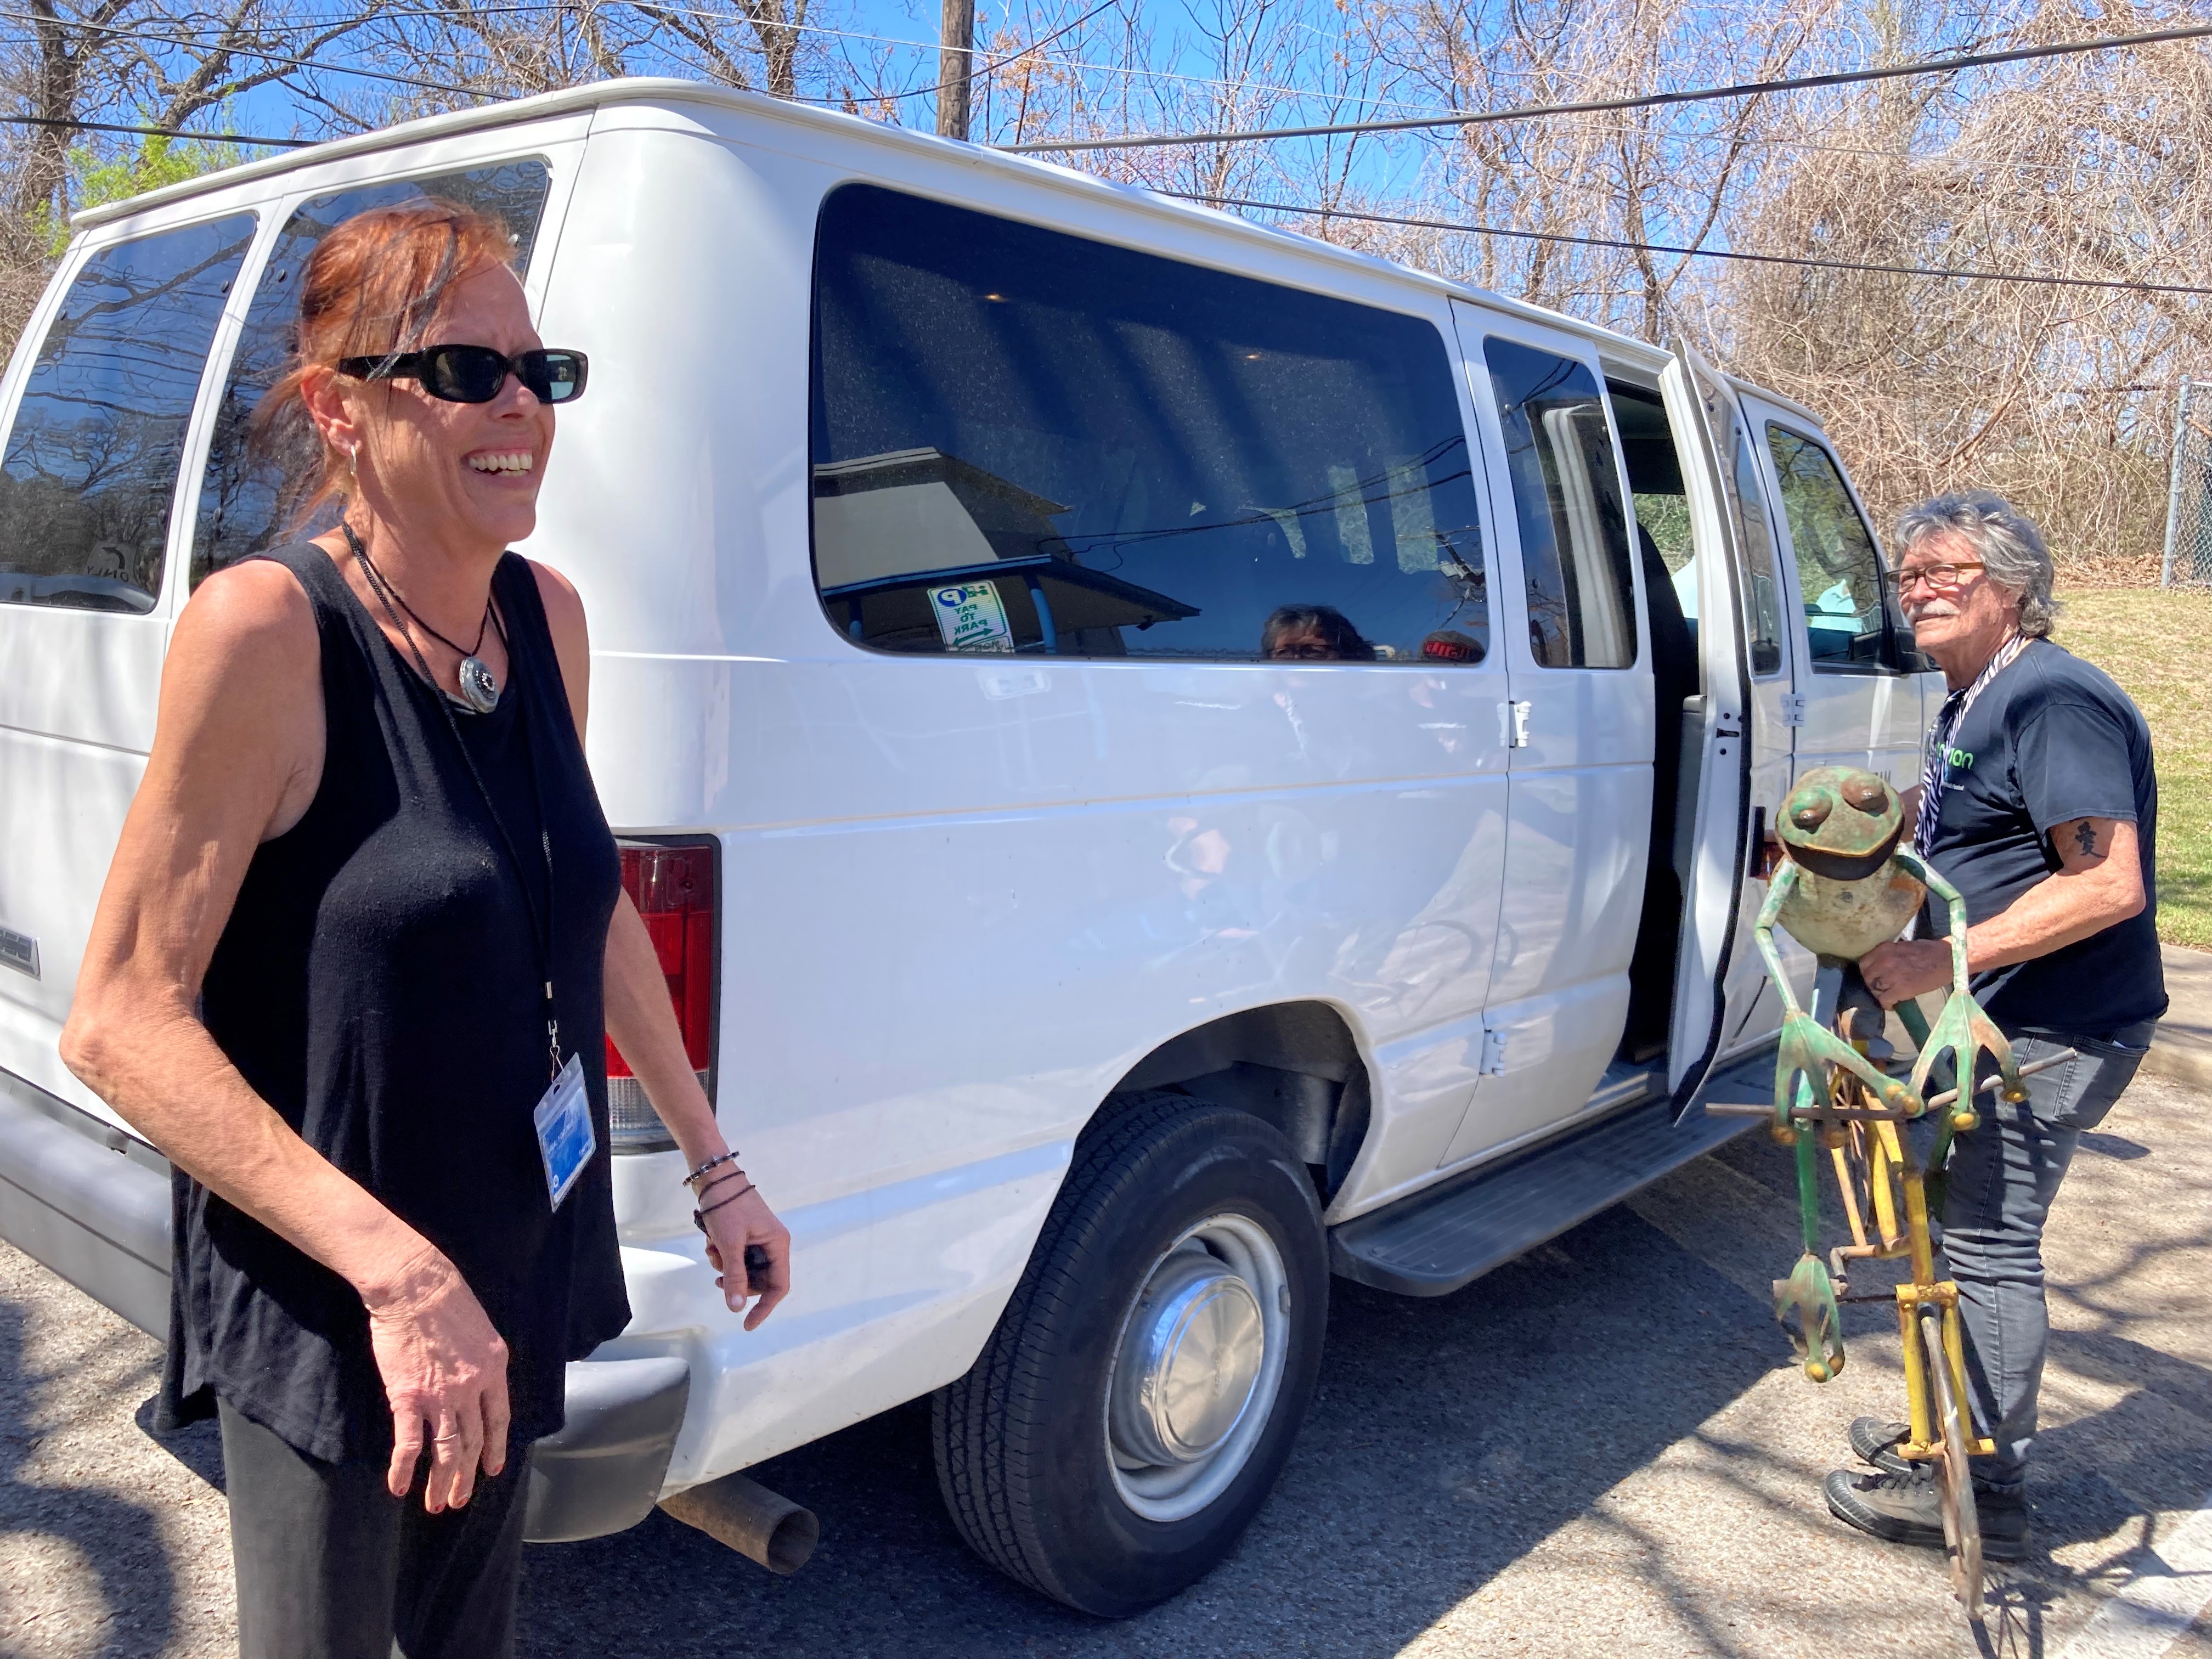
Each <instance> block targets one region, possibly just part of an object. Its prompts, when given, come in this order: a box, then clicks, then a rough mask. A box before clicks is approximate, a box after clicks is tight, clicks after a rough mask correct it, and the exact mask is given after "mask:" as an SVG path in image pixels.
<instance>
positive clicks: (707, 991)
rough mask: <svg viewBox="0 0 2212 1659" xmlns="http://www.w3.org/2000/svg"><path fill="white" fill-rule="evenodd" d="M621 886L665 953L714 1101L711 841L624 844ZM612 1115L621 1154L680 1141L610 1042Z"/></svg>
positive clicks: (697, 1065)
mask: <svg viewBox="0 0 2212 1659" xmlns="http://www.w3.org/2000/svg"><path fill="white" fill-rule="evenodd" d="M621 851H622V884H623V891H624V892H625V893H628V894H629V896H630V901H631V902H632V903H634V904H635V905H636V906H637V913H638V915H641V916H643V917H644V918H645V931H646V933H647V934H648V935H649V936H650V937H651V938H652V940H653V950H654V951H655V952H656V953H657V954H658V955H659V957H660V971H661V972H662V973H663V974H664V975H666V976H667V979H668V1000H669V1001H670V1002H671V1003H672V1004H674V1005H675V1008H676V1027H677V1030H679V1031H681V1032H682V1033H683V1034H684V1052H685V1053H686V1054H689V1055H690V1057H691V1068H692V1070H694V1071H695V1072H696V1073H698V1074H699V1086H700V1087H701V1088H702V1089H704V1090H705V1091H707V1098H708V1100H709V1101H712V1100H713V1099H714V953H715V938H714V851H715V846H714V842H676V843H662V842H623V843H622V847H621ZM607 1114H608V1116H609V1118H610V1119H611V1124H610V1127H611V1137H610V1138H611V1140H612V1143H613V1145H612V1148H611V1150H613V1151H614V1152H666V1151H668V1150H669V1149H670V1148H671V1147H672V1146H675V1145H676V1143H675V1141H674V1140H672V1139H670V1138H669V1134H668V1131H667V1129H666V1128H665V1127H663V1125H662V1123H661V1121H660V1118H659V1115H658V1114H657V1113H655V1112H654V1111H653V1105H652V1103H651V1102H650V1101H648V1100H647V1098H646V1097H645V1085H642V1084H641V1083H640V1082H639V1081H638V1080H637V1079H636V1078H635V1076H634V1075H632V1073H631V1072H630V1069H629V1065H628V1064H627V1063H626V1062H625V1061H624V1060H623V1057H622V1054H621V1053H620V1052H619V1051H618V1050H617V1048H615V1044H614V1039H613V1038H612V1037H609V1038H608V1039H607Z"/></svg>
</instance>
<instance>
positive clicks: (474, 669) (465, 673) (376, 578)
mask: <svg viewBox="0 0 2212 1659" xmlns="http://www.w3.org/2000/svg"><path fill="white" fill-rule="evenodd" d="M338 527H339V528H340V529H341V530H343V531H344V532H345V538H346V545H347V546H348V547H349V548H350V549H351V550H352V551H353V556H354V557H355V558H356V559H358V560H360V561H361V569H362V574H363V575H365V576H367V577H368V585H369V586H370V587H371V588H372V589H374V591H375V593H376V597H377V598H378V599H379V600H380V601H381V602H382V603H383V605H384V611H385V614H386V616H388V617H391V618H392V625H393V626H394V627H395V628H397V629H398V630H399V631H400V633H401V634H402V635H404V637H405V638H406V641H407V648H408V649H409V650H410V651H411V652H413V653H415V661H416V665H418V666H419V667H421V669H422V678H424V679H426V680H428V681H429V682H430V684H431V686H432V688H433V689H435V688H436V686H437V684H438V682H437V679H436V677H435V676H434V675H433V674H432V673H431V672H430V665H429V663H428V660H427V659H425V658H424V657H423V655H422V647H420V646H418V645H416V643H415V635H414V634H413V633H412V632H411V631H410V629H409V628H408V626H407V623H403V622H401V621H400V620H399V617H398V615H397V614H396V613H395V612H394V611H392V605H394V604H395V603H396V604H397V605H398V607H399V609H400V610H401V611H405V612H406V613H407V616H408V619H409V621H411V622H412V623H414V624H415V626H416V627H417V628H419V629H422V631H423V632H424V633H425V634H428V635H429V636H430V637H431V638H432V639H434V640H435V641H438V643H439V644H441V645H442V646H444V647H446V649H447V650H448V651H451V652H452V653H453V654H454V655H455V656H457V657H459V659H461V665H460V669H459V672H458V674H457V675H456V677H455V678H458V679H459V681H460V686H461V698H462V701H464V702H466V703H467V704H468V706H469V707H470V708H473V709H475V710H476V711H477V714H490V713H491V712H492V710H493V709H495V708H498V707H499V682H498V680H496V679H495V678H493V676H492V671H491V668H490V666H489V665H488V664H487V663H486V662H485V661H484V659H483V658H482V657H480V656H478V655H477V652H479V651H481V650H482V649H483V640H484V630H485V629H487V628H489V629H494V630H495V631H496V632H497V634H498V635H499V642H500V643H501V645H505V644H506V643H507V629H504V628H502V627H501V626H500V623H499V616H498V613H497V612H496V611H494V610H493V609H492V603H491V595H490V594H489V593H487V594H485V595H484V614H483V621H482V622H480V623H477V642H476V643H475V644H474V645H472V646H471V647H468V649H466V650H463V649H462V648H461V647H459V646H458V645H456V644H454V643H453V641H451V640H449V639H447V637H446V636H445V635H443V634H441V633H440V632H439V631H438V630H437V629H435V628H433V627H431V626H430V624H429V623H426V622H424V621H423V620H422V617H418V616H416V614H415V607H414V606H413V605H410V604H408V603H407V599H406V596H405V595H404V594H403V593H402V592H400V591H399V590H398V588H396V587H394V586H392V580H391V578H389V577H388V576H386V574H384V573H383V572H382V571H381V570H379V569H378V568H376V562H375V561H374V560H373V559H371V558H370V557H369V556H368V547H367V546H366V545H364V544H363V543H362V539H361V538H360V537H359V536H358V535H356V534H355V533H354V527H353V526H351V525H349V524H341V525H340V526H338ZM509 654H510V655H512V654H513V653H509ZM441 695H442V693H441Z"/></svg>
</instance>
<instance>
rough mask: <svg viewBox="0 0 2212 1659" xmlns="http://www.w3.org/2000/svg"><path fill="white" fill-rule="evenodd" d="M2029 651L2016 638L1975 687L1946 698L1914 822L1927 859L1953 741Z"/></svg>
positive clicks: (1931, 737) (1917, 848) (1917, 844)
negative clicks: (1993, 684) (1982, 699)
mask: <svg viewBox="0 0 2212 1659" xmlns="http://www.w3.org/2000/svg"><path fill="white" fill-rule="evenodd" d="M2025 650H2027V635H2025V634H2015V635H2013V636H2012V637H2011V638H2010V639H2008V640H2007V641H2005V642H2004V643H2003V644H2002V645H2001V646H1999V647H1997V653H1996V655H1995V656H1994V657H1991V658H1990V659H1989V661H1988V663H1987V664H1986V665H1984V667H1983V669H1982V671H1981V672H1980V673H1978V674H1977V675H1975V676H1974V683H1973V684H1972V685H1970V686H1968V687H1967V688H1966V690H1963V691H1954V692H1953V693H1951V695H1950V696H1948V697H1946V698H1944V700H1943V707H1942V709H1940V710H1939V711H1938V712H1937V714H1936V725H1935V726H1934V728H1933V729H1932V730H1930V731H1929V734H1928V758H1927V761H1926V763H1924V764H1923V767H1922V769H1921V774H1920V812H1919V815H1918V816H1917V817H1916V818H1914V820H1913V823H1912V850H1913V851H1914V852H1916V853H1917V854H1920V856H1921V857H1922V858H1923V859H1924V858H1926V857H1927V856H1928V851H1929V848H1930V847H1931V846H1932V845H1933V844H1934V843H1935V840H1936V823H1937V821H1938V820H1939V819H1941V818H1942V816H1943V786H1944V785H1945V784H1947V783H1948V782H1949V781H1951V739H1952V738H1954V737H1956V736H1957V735H1958V732H1959V728H1960V726H1964V725H1965V724H1966V714H1967V712H1968V711H1969V710H1970V709H1972V708H1973V706H1974V700H1975V699H1976V698H1977V697H1978V696H1981V695H1982V693H1983V692H1984V690H1988V688H1989V684H1990V681H1991V680H1993V679H1995V678H1996V677H1997V676H1998V675H2000V674H2002V673H2003V672H2004V671H2005V670H2006V669H2008V668H2009V667H2011V666H2012V664H2013V659H2015V658H2016V657H2018V656H2019V655H2020V653H2021V652H2023V651H2025Z"/></svg>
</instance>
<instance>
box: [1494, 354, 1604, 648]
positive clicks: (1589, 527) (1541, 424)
mask: <svg viewBox="0 0 2212 1659" xmlns="http://www.w3.org/2000/svg"><path fill="white" fill-rule="evenodd" d="M1482 356H1483V361H1484V362H1486V363H1487V364H1488V365H1489V367H1490V385H1491V389H1492V392H1494V393H1495V394H1496V396H1497V398H1498V424H1499V425H1500V426H1501V427H1502V428H1504V434H1505V461H1506V465H1507V467H1508V469H1509V470H1510V471H1511V473H1512V475H1513V511H1514V515H1515V517H1516V518H1517V519H1518V520H1519V521H1520V526H1521V569H1522V579H1523V580H1525V581H1526V582H1527V584H1528V648H1529V650H1530V651H1531V652H1532V653H1534V656H1535V659H1536V660H1537V661H1538V662H1539V663H1541V664H1542V665H1544V666H1545V667H1547V668H1626V667H1627V666H1628V665H1630V664H1632V663H1633V662H1634V661H1635V660H1636V586H1635V578H1634V577H1632V575H1631V574H1629V564H1628V559H1629V553H1628V514H1627V513H1626V510H1625V508H1624V507H1623V504H1622V501H1621V499H1620V464H1619V463H1618V462H1617V461H1616V460H1615V459H1614V451H1613V432H1612V428H1610V427H1609V426H1608V425H1607V422H1606V416H1605V402H1604V399H1603V398H1601V397H1600V395H1599V393H1598V385H1597V377H1596V376H1595V374H1591V373H1590V371H1589V368H1587V367H1586V366H1584V365H1583V364H1582V363H1578V362H1574V361H1573V360H1572V359H1571V358H1567V357H1561V356H1555V355H1554V354H1553V353H1551V352H1548V351H1539V350H1537V349H1534V347H1532V346H1524V345H1522V344H1520V343H1517V342H1516V341H1512V340H1501V339H1497V338H1495V337H1492V338H1490V339H1486V340H1485V341H1484V342H1483V343H1482Z"/></svg>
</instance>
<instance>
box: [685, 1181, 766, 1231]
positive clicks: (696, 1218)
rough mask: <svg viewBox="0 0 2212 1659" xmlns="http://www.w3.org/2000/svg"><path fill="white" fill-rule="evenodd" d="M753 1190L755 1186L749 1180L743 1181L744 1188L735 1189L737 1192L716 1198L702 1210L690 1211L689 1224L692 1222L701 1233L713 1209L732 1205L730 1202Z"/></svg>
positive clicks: (705, 1227)
mask: <svg viewBox="0 0 2212 1659" xmlns="http://www.w3.org/2000/svg"><path fill="white" fill-rule="evenodd" d="M754 1190H756V1189H755V1188H754V1186H753V1184H752V1182H750V1181H748V1182H745V1184H744V1188H741V1189H740V1190H739V1191H737V1192H734V1193H732V1194H730V1195H729V1196H728V1197H727V1198H725V1199H721V1200H718V1201H717V1202H715V1203H713V1204H709V1205H708V1206H707V1207H706V1208H705V1209H703V1210H694V1211H692V1212H691V1225H693V1226H695V1227H696V1228H697V1229H698V1230H699V1231H701V1232H702V1233H703V1232H705V1231H707V1218H708V1216H710V1215H712V1214H714V1212H715V1211H717V1210H720V1209H723V1208H725V1207H726V1206H729V1205H732V1204H734V1203H736V1202H737V1201H738V1200H739V1199H741V1198H743V1197H744V1195H745V1194H747V1193H750V1192H752V1191H754Z"/></svg>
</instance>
